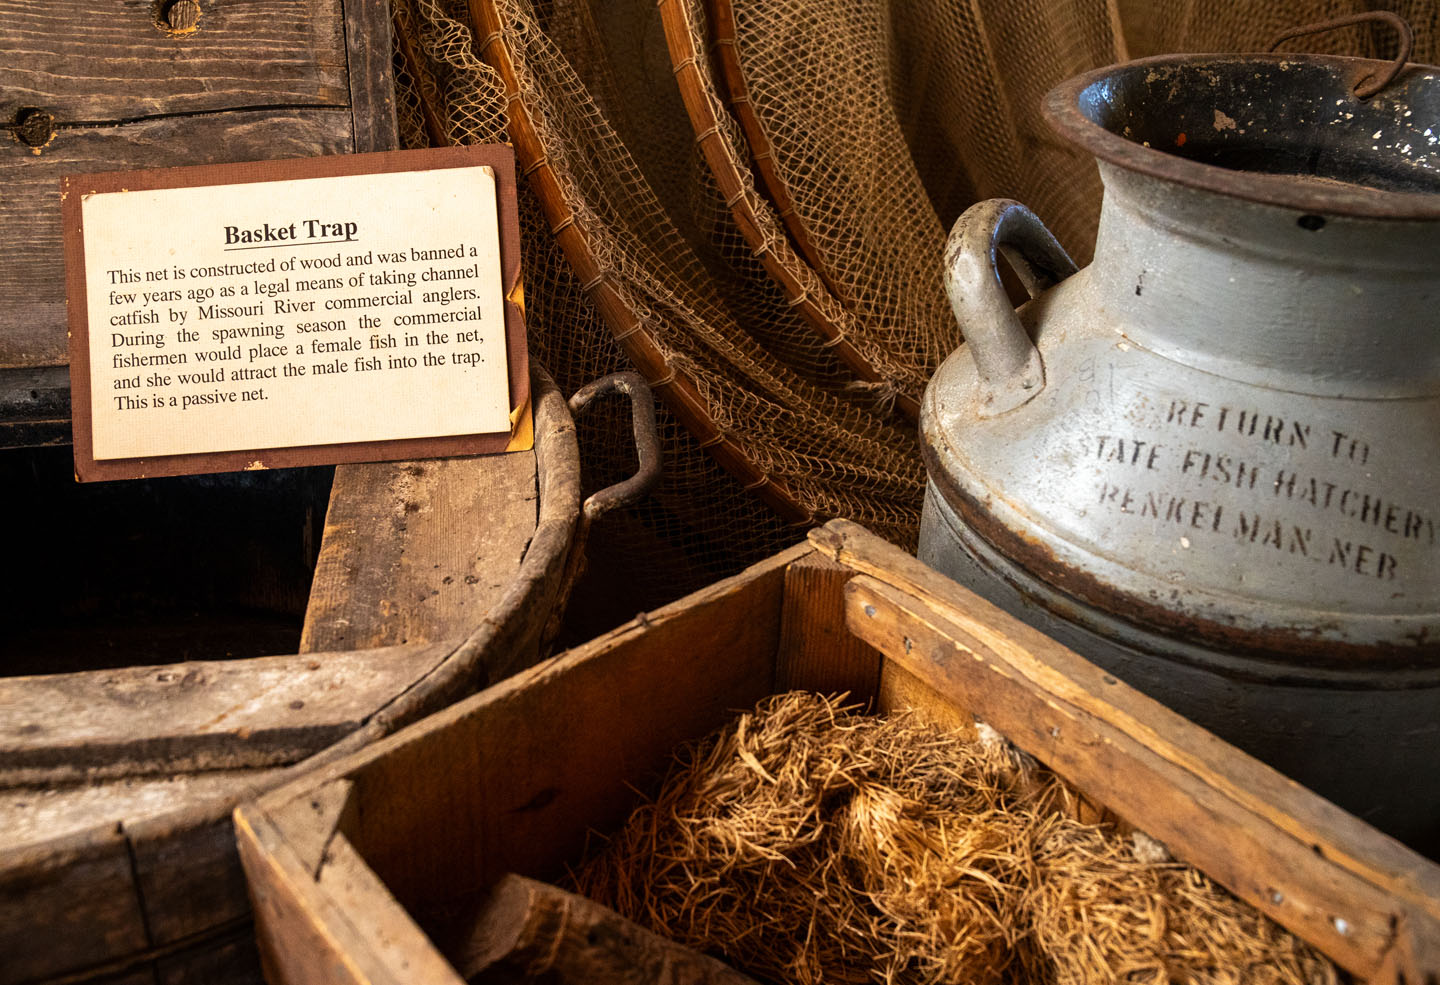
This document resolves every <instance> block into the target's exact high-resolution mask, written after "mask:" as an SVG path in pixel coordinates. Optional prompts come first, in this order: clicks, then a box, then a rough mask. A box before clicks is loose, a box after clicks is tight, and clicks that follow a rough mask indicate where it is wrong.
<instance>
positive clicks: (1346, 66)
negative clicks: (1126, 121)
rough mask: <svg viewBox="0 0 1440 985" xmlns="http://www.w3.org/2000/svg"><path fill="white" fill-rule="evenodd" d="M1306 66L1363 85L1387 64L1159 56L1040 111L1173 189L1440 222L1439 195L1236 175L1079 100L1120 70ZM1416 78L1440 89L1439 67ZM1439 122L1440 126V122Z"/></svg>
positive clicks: (1066, 90)
mask: <svg viewBox="0 0 1440 985" xmlns="http://www.w3.org/2000/svg"><path fill="white" fill-rule="evenodd" d="M1280 62H1308V63H1312V64H1321V65H1328V66H1331V67H1333V68H1334V69H1335V70H1336V72H1337V74H1343V76H1344V77H1346V78H1350V77H1352V76H1353V77H1354V78H1356V79H1359V78H1361V77H1363V76H1364V75H1366V74H1367V73H1368V72H1373V71H1378V70H1383V69H1384V68H1385V67H1386V66H1387V65H1388V64H1389V63H1388V62H1385V61H1376V60H1373V59H1368V58H1354V57H1346V56H1337V55H1291V54H1249V55H1237V54H1234V53H1222V54H1184V55H1156V56H1153V57H1150V58H1140V59H1135V60H1133V61H1128V62H1120V63H1117V64H1114V65H1108V66H1106V67H1104V68H1100V69H1096V70H1095V71H1092V72H1086V73H1084V74H1082V75H1077V76H1074V77H1072V78H1070V79H1067V80H1065V81H1064V82H1062V83H1060V84H1059V85H1058V86H1056V87H1055V88H1054V89H1051V90H1050V92H1049V93H1048V94H1047V95H1046V97H1045V99H1044V102H1043V104H1042V112H1043V114H1044V117H1045V120H1046V122H1047V123H1049V124H1050V126H1051V128H1052V129H1053V130H1055V132H1056V133H1058V134H1060V136H1062V137H1064V138H1066V139H1067V140H1069V141H1071V142H1072V143H1074V144H1075V145H1076V146H1078V147H1080V148H1081V149H1083V150H1085V151H1087V152H1088V153H1090V154H1092V155H1094V156H1095V157H1096V158H1098V159H1100V160H1102V161H1106V162H1108V163H1110V164H1113V165H1116V166H1118V167H1121V168H1123V169H1125V170H1128V171H1133V172H1136V173H1138V174H1143V175H1147V176H1149V177H1153V178H1159V179H1161V180H1164V181H1171V182H1175V183H1176V184H1179V185H1183V186H1186V187H1189V188H1196V189H1200V190H1203V191H1208V192H1213V193H1215V194H1219V195H1225V196H1228V197H1232V198H1238V199H1242V200H1245V201H1250V202H1256V203H1259V204H1262V205H1273V206H1279V207H1282V208H1291V209H1295V210H1297V211H1301V212H1306V213H1315V214H1318V215H1323V216H1346V217H1351V218H1359V219H1388V220H1406V219H1409V220H1431V219H1440V194H1435V195H1429V194H1421V193H1411V192H1394V191H1377V190H1373V189H1367V190H1364V191H1352V190H1350V189H1347V188H1345V187H1343V186H1340V185H1335V186H1330V185H1309V184H1305V185H1300V184H1296V183H1294V182H1292V181H1289V180H1287V179H1286V178H1284V177H1282V176H1278V175H1268V174H1260V173H1256V172H1245V171H1236V170H1232V169H1230V168H1225V167H1220V166H1218V165H1214V164H1207V163H1205V162H1203V161H1196V160H1191V159H1188V158H1184V157H1179V156H1177V155H1175V154H1171V153H1168V152H1166V151H1164V150H1161V149H1158V148H1155V147H1149V146H1145V145H1144V144H1141V143H1137V142H1135V141H1132V140H1128V139H1126V138H1125V137H1123V136H1121V135H1120V134H1117V133H1113V132H1111V131H1110V130H1107V129H1106V128H1105V127H1103V126H1101V125H1100V124H1098V123H1095V122H1094V121H1092V120H1091V119H1089V118H1088V117H1087V116H1086V115H1085V114H1084V113H1083V112H1081V110H1080V94H1081V93H1082V92H1084V91H1085V90H1086V89H1087V88H1089V87H1090V86H1092V85H1094V84H1096V83H1099V82H1103V81H1105V80H1106V79H1108V78H1111V77H1113V76H1115V75H1116V74H1117V73H1119V72H1120V71H1122V70H1124V71H1127V72H1128V71H1135V70H1139V69H1144V68H1174V67H1196V68H1201V67H1204V66H1206V65H1216V66H1220V65H1226V66H1236V65H1246V64H1252V65H1253V64H1256V63H1265V64H1275V63H1280ZM1416 71H1419V72H1422V73H1429V74H1430V75H1431V77H1432V78H1433V79H1434V81H1435V83H1436V84H1437V85H1440V67H1436V66H1432V65H1421V64H1418V63H1411V64H1410V65H1409V66H1407V68H1406V73H1405V74H1407V75H1408V74H1410V73H1414V72H1416ZM1437 122H1440V121H1437Z"/></svg>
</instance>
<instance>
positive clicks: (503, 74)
mask: <svg viewBox="0 0 1440 985" xmlns="http://www.w3.org/2000/svg"><path fill="white" fill-rule="evenodd" d="M469 5H470V16H471V18H472V20H473V21H474V24H475V30H476V34H477V46H478V48H479V54H480V57H481V58H483V59H485V61H486V62H488V63H489V64H490V65H491V67H493V68H494V69H495V70H496V71H497V72H499V73H500V78H501V80H502V81H503V82H504V84H505V100H506V116H507V120H508V130H509V133H510V139H511V140H512V141H514V144H515V155H516V158H517V160H518V162H519V164H520V173H521V175H522V176H524V177H525V178H528V179H529V186H530V189H531V190H532V191H533V192H534V193H535V197H536V198H537V199H539V201H540V206H541V208H542V209H543V210H544V212H545V218H546V221H547V222H548V223H549V224H550V232H551V235H553V236H554V237H555V240H556V242H557V243H559V245H560V248H561V250H563V251H564V253H565V257H566V259H567V260H569V261H570V266H571V268H572V269H573V270H574V272H575V276H576V278H577V279H578V280H579V281H580V283H581V285H582V286H583V289H584V291H585V293H586V295H587V296H588V297H589V298H590V300H591V301H592V302H594V304H595V307H596V308H598V309H599V311H600V314H601V316H602V317H603V318H604V319H605V322H606V324H607V325H609V326H610V331H611V333H612V334H613V335H614V336H615V340H616V341H617V342H619V343H620V345H621V347H622V348H623V349H624V350H625V354H626V355H627V356H629V357H630V360H631V361H632V362H633V363H634V364H635V367H636V368H637V369H638V370H639V371H640V373H641V375H642V376H644V377H645V380H646V382H647V383H649V384H650V386H651V388H652V389H653V390H655V391H656V392H657V393H658V394H659V395H660V399H662V400H664V401H665V404H666V406H667V407H669V408H670V411H671V413H673V414H674V415H675V416H676V417H677V418H678V419H679V420H680V423H682V424H683V425H684V426H685V427H686V429H687V430H689V432H690V433H691V435H693V436H694V437H695V439H696V440H697V441H698V442H699V444H700V447H702V448H705V449H706V450H708V451H709V452H710V454H711V456H712V457H713V458H714V459H715V461H716V462H718V463H719V464H720V466H721V467H722V468H724V469H725V470H726V471H727V472H729V473H730V474H731V475H732V476H734V477H735V478H736V479H738V480H739V481H740V483H741V484H742V485H743V486H744V487H745V488H746V489H748V490H749V491H751V492H753V493H755V495H756V496H758V497H759V498H760V499H761V500H762V501H763V502H764V503H765V504H766V505H767V506H769V507H770V508H771V509H772V510H774V511H775V512H776V513H778V514H779V515H780V516H781V518H782V519H784V520H786V521H788V522H790V523H795V524H805V525H809V524H812V523H814V522H815V514H814V511H812V510H810V509H808V508H807V507H806V506H805V505H804V504H803V503H801V501H800V500H799V499H798V498H797V497H796V496H795V494H794V492H793V491H792V490H791V489H790V488H789V486H788V485H786V484H785V483H784V482H783V481H782V480H780V479H778V478H776V477H775V476H772V475H770V474H768V473H767V472H765V471H764V470H763V469H762V468H761V467H760V466H759V465H758V464H757V463H756V462H755V461H754V460H753V459H751V458H750V456H749V454H748V453H747V452H746V451H745V449H744V448H743V447H741V446H740V445H739V444H738V443H736V442H735V441H734V439H732V438H730V437H729V436H728V435H726V434H724V433H723V432H722V431H721V430H720V428H719V427H718V426H717V425H716V423H715V420H714V418H713V417H712V416H711V414H710V410H709V407H708V406H707V405H706V403H705V400H704V398H703V397H702V396H701V394H700V390H699V388H698V387H697V386H696V385H695V382H694V380H692V379H691V378H690V376H689V374H687V373H686V372H685V371H684V370H682V369H679V368H677V367H675V366H673V365H671V364H670V363H669V362H668V361H667V360H666V358H665V355H664V353H663V352H661V350H660V348H659V347H658V346H657V345H656V344H655V340H654V339H653V338H652V337H651V336H650V334H649V332H647V331H646V330H645V327H644V325H642V324H641V322H640V320H639V319H638V318H637V317H636V316H635V313H634V312H633V311H631V310H630V308H629V306H628V305H627V304H626V303H625V300H624V299H623V298H622V297H621V296H620V294H619V293H618V292H617V291H616V290H615V288H614V287H613V286H612V285H611V284H610V283H609V281H608V279H607V277H606V275H605V272H604V271H603V270H602V269H601V267H600V263H599V261H598V260H597V259H596V257H595V254H594V252H593V251H592V250H591V248H590V242H589V239H588V237H587V236H586V233H585V230H584V228H583V225H582V223H581V221H580V220H579V218H577V216H576V215H575V213H574V211H573V210H572V209H571V207H570V204H569V202H568V201H567V199H566V197H565V192H564V188H563V186H562V185H561V183H560V180H559V178H558V177H557V176H556V174H555V172H554V170H553V169H552V168H551V167H550V161H549V158H548V157H547V155H546V150H545V146H544V144H543V143H542V142H541V140H540V136H539V134H538V132H537V131H536V128H535V125H534V123H533V122H532V120H531V116H530V110H529V107H527V106H526V105H525V102H524V100H523V99H522V97H521V96H520V85H519V81H518V78H517V76H516V74H515V63H514V59H513V57H512V55H511V53H510V47H509V45H508V43H507V42H506V41H505V38H504V25H503V23H502V22H501V19H500V15H499V12H498V11H497V10H496V9H495V4H494V0H470V4H469ZM917 408H918V404H917Z"/></svg>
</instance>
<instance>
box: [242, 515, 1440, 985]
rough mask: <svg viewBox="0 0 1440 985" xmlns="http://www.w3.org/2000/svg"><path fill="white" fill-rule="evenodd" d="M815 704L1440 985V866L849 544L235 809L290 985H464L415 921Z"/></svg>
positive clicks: (264, 946) (680, 606)
mask: <svg viewBox="0 0 1440 985" xmlns="http://www.w3.org/2000/svg"><path fill="white" fill-rule="evenodd" d="M797 687H799V688H809V689H818V690H822V691H832V690H849V691H851V692H852V694H854V695H856V696H857V697H859V698H873V699H874V701H875V703H876V706H877V707H878V708H879V709H880V710H882V711H884V710H888V709H892V708H898V707H902V706H912V707H915V708H918V709H921V710H923V711H924V712H926V713H927V714H929V715H931V716H933V717H935V718H937V719H939V720H943V721H948V722H952V723H957V724H965V723H969V722H970V721H971V720H972V716H974V717H978V718H980V719H983V720H984V721H985V722H987V723H989V724H990V725H992V726H993V727H995V728H996V729H998V730H999V731H1000V732H1001V733H1002V734H1004V735H1006V736H1007V737H1009V738H1010V739H1011V740H1012V741H1013V742H1014V743H1015V744H1016V745H1018V746H1019V747H1020V748H1022V749H1024V750H1026V751H1027V752H1029V753H1031V754H1033V755H1035V756H1036V757H1037V758H1039V759H1040V760H1042V761H1043V762H1045V763H1047V764H1049V766H1050V767H1051V768H1053V769H1054V770H1055V771H1057V772H1058V773H1059V774H1061V775H1062V776H1063V777H1064V778H1065V779H1067V780H1068V781H1070V782H1071V783H1072V784H1073V785H1074V786H1075V787H1076V788H1077V789H1078V790H1079V791H1080V792H1081V793H1082V795H1083V796H1084V797H1085V798H1086V799H1087V801H1088V802H1089V803H1091V804H1092V805H1095V807H1096V809H1103V810H1107V811H1110V812H1113V814H1114V815H1115V816H1117V817H1118V818H1120V819H1121V820H1123V821H1125V822H1126V823H1129V824H1133V825H1134V826H1136V827H1138V828H1140V829H1142V830H1144V831H1146V832H1147V833H1149V834H1150V835H1152V836H1153V837H1156V838H1158V839H1160V840H1161V841H1163V842H1164V843H1165V844H1166V845H1167V846H1168V847H1169V848H1170V849H1171V851H1172V852H1173V854H1175V855H1176V856H1177V857H1179V858H1180V859H1182V860H1184V861H1187V862H1190V863H1192V864H1194V865H1196V866H1198V867H1199V868H1201V869H1203V870H1204V871H1205V872H1207V873H1208V874H1209V875H1210V876H1211V877H1213V878H1214V879H1215V880H1217V881H1218V882H1220V883H1222V884H1223V885H1225V886H1226V887H1228V888H1229V889H1230V890H1232V891H1233V892H1235V893H1236V894H1238V895H1239V896H1241V897H1243V898H1244V899H1246V900H1247V901H1249V902H1250V903H1252V904H1254V905H1255V906H1257V907H1258V908H1259V909H1261V910H1263V911H1264V912H1265V913H1267V914H1269V915H1270V916H1271V917H1273V918H1274V919H1275V920H1277V921H1278V922H1280V923H1281V924H1283V925H1284V926H1286V927H1288V928H1289V929H1290V930H1292V931H1294V932H1295V933H1297V934H1298V935H1299V936H1301V937H1303V938H1304V939H1306V940H1308V941H1310V942H1311V943H1312V944H1314V945H1316V946H1317V947H1318V948H1320V949H1321V950H1322V951H1324V952H1325V953H1326V954H1328V955H1329V956H1330V957H1331V958H1333V959H1334V960H1335V961H1336V962H1337V963H1338V964H1339V965H1341V966H1342V967H1343V968H1345V969H1347V970H1348V971H1350V972H1352V973H1353V974H1355V975H1356V976H1358V977H1359V978H1361V979H1365V980H1369V981H1375V982H1385V983H1386V985H1390V983H1398V982H1400V981H1402V980H1403V981H1406V982H1410V983H1419V982H1424V981H1427V980H1428V981H1433V980H1434V977H1433V976H1435V975H1436V974H1437V973H1440V869H1437V867H1436V866H1435V865H1433V864H1431V863H1430V862H1428V861H1426V860H1425V859H1423V858H1421V857H1419V856H1418V855H1416V854H1414V853H1413V852H1411V851H1409V850H1408V849H1406V848H1405V847H1404V846H1402V845H1400V844H1399V843H1397V842H1395V841H1393V840H1391V839H1389V838H1387V837H1386V836H1384V835H1382V834H1380V833H1379V832H1377V831H1375V830H1374V829H1372V828H1370V827H1368V826H1366V825H1365V824H1363V823H1362V822H1361V821H1359V820H1358V819H1356V818H1355V817H1353V816H1351V815H1348V814H1346V813H1344V812H1343V811H1341V810H1339V809H1338V808H1336V807H1335V806H1333V805H1331V804H1329V803H1327V802H1325V801H1323V800H1321V799H1319V798H1318V797H1316V796H1315V795H1314V794H1312V793H1310V792H1308V791H1307V790H1305V789H1303V788H1301V787H1299V786H1298V785H1296V784H1294V783H1292V782H1290V781H1288V780H1286V779H1285V778H1283V777H1282V776H1280V775H1279V774H1277V773H1276V772H1274V771H1273V770H1271V769H1269V768H1268V767H1266V766H1264V765H1262V764H1260V763H1259V762H1257V761H1255V760H1253V759H1250V758H1249V757H1247V756H1245V755H1244V754H1242V753H1240V752H1239V751H1237V750H1236V749H1234V748H1232V747H1230V746H1228V745H1226V744H1225V743H1223V742H1221V741H1220V740H1218V739H1217V738H1215V737H1214V736H1212V735H1210V734H1209V733H1207V732H1204V731H1203V730H1201V729H1198V728H1196V727H1195V726H1193V725H1191V724H1190V723H1188V722H1186V721H1185V720H1183V719H1180V718H1179V717H1178V716H1176V715H1174V714H1173V713H1171V712H1169V711H1168V710H1166V709H1164V708H1163V707H1161V706H1160V705H1158V704H1156V703H1155V702H1153V701H1151V700H1150V699H1148V698H1146V697H1144V696H1142V695H1141V694H1139V693H1138V692H1136V691H1133V690H1131V689H1130V688H1129V687H1127V686H1125V685H1124V684H1122V683H1120V682H1118V681H1116V680H1115V679H1114V678H1113V677H1111V676H1109V675H1107V674H1105V673H1104V672H1102V671H1101V670H1099V669H1098V668H1096V667H1094V666H1093V665H1091V664H1089V663H1087V662H1086V661H1084V660H1082V659H1080V658H1079V657H1078V656H1076V655H1075V654H1074V653H1072V652H1070V651H1068V650H1066V649H1064V648H1063V647H1061V646H1059V645H1058V644H1056V643H1055V642H1054V641H1052V640H1050V639H1049V638H1048V637H1046V636H1044V635H1042V634H1040V633H1038V632H1036V631H1034V630H1032V629H1030V628H1028V627H1026V626H1024V625H1023V624H1021V623H1019V622H1017V621H1016V620H1014V619H1013V618H1011V617H1009V616H1007V615H1005V614H1004V613H1002V612H1000V611H999V610H998V609H995V608H994V607H992V606H990V605H988V604H987V603H985V602H984V601H982V600H980V599H978V598H977V597H976V596H974V595H972V594H971V593H969V592H968V591H966V590H965V589H962V588H960V587H959V586H958V585H956V584H954V583H952V582H950V581H948V580H947V579H944V578H942V577H940V576H938V575H936V574H935V573H933V572H932V571H930V570H929V569H928V568H926V567H924V566H923V565H921V564H919V562H917V561H915V560H914V559H913V558H911V557H909V556H908V555H906V554H904V553H903V552H901V551H899V550H898V549H896V548H894V547H891V546H889V545H887V544H884V543H882V542H880V541H879V540H877V539H876V538H874V537H873V536H871V535H869V534H868V533H866V532H865V531H864V530H862V529H861V528H859V527H856V526H855V525H853V524H849V523H845V522H842V521H836V522H832V523H831V524H829V525H827V526H826V527H824V528H822V529H820V530H817V531H815V532H813V533H812V534H811V536H810V540H809V543H808V544H803V545H800V546H798V547H795V548H793V549H791V550H789V551H787V552H784V553H782V554H780V555H777V556H776V557H774V558H772V559H771V560H769V561H767V562H765V563H763V564H759V565H757V566H755V567H753V568H751V569H749V570H747V571H745V572H744V573H742V574H741V575H739V576H737V577H735V578H731V579H728V580H726V581H723V582H720V583H718V584H716V585H714V586H712V587H711V588H709V589H707V590H705V591H702V592H699V593H697V594H695V595H692V596H690V597H688V598H686V599H683V600H682V601H680V602H677V603H675V604H673V605H671V606H667V607H665V608H663V609H661V610H659V611H656V612H654V613H650V614H648V615H643V616H639V617H637V618H636V620H635V621H633V622H632V623H630V624H628V625H625V626H623V627H621V628H620V629H617V630H615V631H614V632H611V633H609V634H607V635H605V636H602V637H600V638H598V639H596V640H594V641H593V642H591V643H588V644H586V645H584V646H581V647H578V648H576V649H574V650H572V651H570V652H569V653H567V654H564V655H562V656H560V657H557V658H554V659H552V660H549V661H547V662H545V663H543V664H540V665H538V666H536V667H534V668H532V669H531V670H529V671H527V672H525V673H522V674H520V675H517V676H516V677H514V678H511V679H510V680H507V681H505V682H502V683H500V684H497V685H495V686H494V687H491V688H489V689H487V690H486V691H484V692H482V693H480V694H478V695H475V696H474V697H472V698H470V699H467V700H466V701H464V702H462V703H460V704H458V705H455V706H453V707H451V708H449V709H447V710H445V711H443V712H440V713H438V714H436V715H434V716H432V717H431V718H429V719H426V720H425V721H423V722H420V723H417V724H416V725H413V726H411V727H410V728H408V729H406V730H405V731H403V732H400V733H397V734H396V735H394V736H391V737H389V738H388V739H386V740H384V741H382V742H380V743H377V744H375V745H373V746H371V747H370V748H368V749H366V750H365V751H363V752H361V753H359V754H357V755H355V756H352V757H350V758H348V759H346V760H344V761H342V762H339V763H335V764H333V765H331V766H329V767H327V768H325V769H323V770H321V771H319V772H317V773H314V774H312V775H310V776H308V777H306V778H305V779H304V780H302V781H300V782H297V783H294V784H291V785H289V786H286V787H284V788H282V789H280V790H276V791H274V792H272V793H270V794H268V795H266V796H264V797H262V798H261V799H259V800H258V801H256V802H254V803H252V804H248V805H245V806H242V807H241V808H240V809H238V810H237V812H236V830H237V834H238V837H239V841H240V854H241V860H242V863H243V865H244V867H245V872H246V876H247V878H248V880H249V884H250V892H251V896H252V902H253V904H254V906H255V912H256V930H257V935H258V938H259V942H260V949H261V955H262V960H263V961H264V962H265V967H266V974H267V977H268V979H269V981H270V982H271V985H339V983H357V985H358V983H361V982H367V983H372V985H380V983H393V985H401V983H404V985H411V983H414V985H418V983H422V982H423V983H428V985H441V983H450V985H458V982H459V981H460V979H459V977H458V976H457V974H456V973H455V971H454V970H453V968H451V967H450V965H449V964H448V963H447V962H446V960H445V958H444V957H443V956H442V954H441V953H440V951H439V950H438V949H437V948H436V946H435V945H434V944H433V943H432V942H431V940H430V939H429V938H428V937H427V936H426V933H425V931H424V930H423V929H422V928H421V926H420V925H419V924H418V923H417V922H416V919H415V918H414V916H413V914H418V913H423V912H427V911H430V910H431V909H432V908H434V907H436V906H439V905H443V904H445V903H447V902H450V901H455V900H459V899H461V898H462V897H465V896H466V895H467V894H471V893H473V892H475V891H476V890H478V889H481V888H483V887H485V886H487V885H488V884H490V883H491V882H492V881H493V880H494V879H495V878H496V877H498V876H499V875H501V874H503V873H505V872H510V871H513V872H518V873H520V874H522V875H530V876H534V877H538V878H542V879H543V878H547V877H550V878H553V877H555V876H556V875H557V874H559V872H560V871H561V869H562V866H563V864H564V863H565V862H566V861H567V860H573V859H574V857H575V855H576V853H577V852H578V851H579V850H580V849H581V846H582V843H583V841H584V839H585V836H586V832H587V830H589V829H591V828H594V829H599V830H602V831H603V830H606V829H613V828H614V827H616V826H618V824H619V823H620V822H621V821H622V820H623V818H624V817H625V816H626V814H627V813H628V812H629V811H630V810H631V809H632V808H633V806H634V804H635V800H636V795H635V794H634V792H633V785H636V784H641V783H644V782H645V780H646V779H647V778H648V777H650V776H651V775H653V773H654V772H655V771H656V770H657V769H658V768H660V767H662V766H663V765H664V763H665V762H666V760H667V757H668V756H669V755H670V753H671V751H672V749H673V748H674V747H675V746H676V745H677V744H678V743H680V742H683V741H686V740H690V739H694V738H697V737H699V736H700V735H702V734H704V733H706V732H708V731H710V730H712V729H714V728H715V727H717V726H719V725H720V724H722V723H723V722H724V721H725V720H726V719H727V718H728V717H729V716H731V715H732V714H733V713H734V712H735V711H736V710H739V709H745V708H749V707H751V706H752V705H753V704H754V703H755V702H756V701H757V700H758V699H760V698H762V697H764V696H766V695H768V694H771V693H773V692H776V691H780V690H786V689H790V688H797ZM1401 976H1403V978H1402V977H1401Z"/></svg>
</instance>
